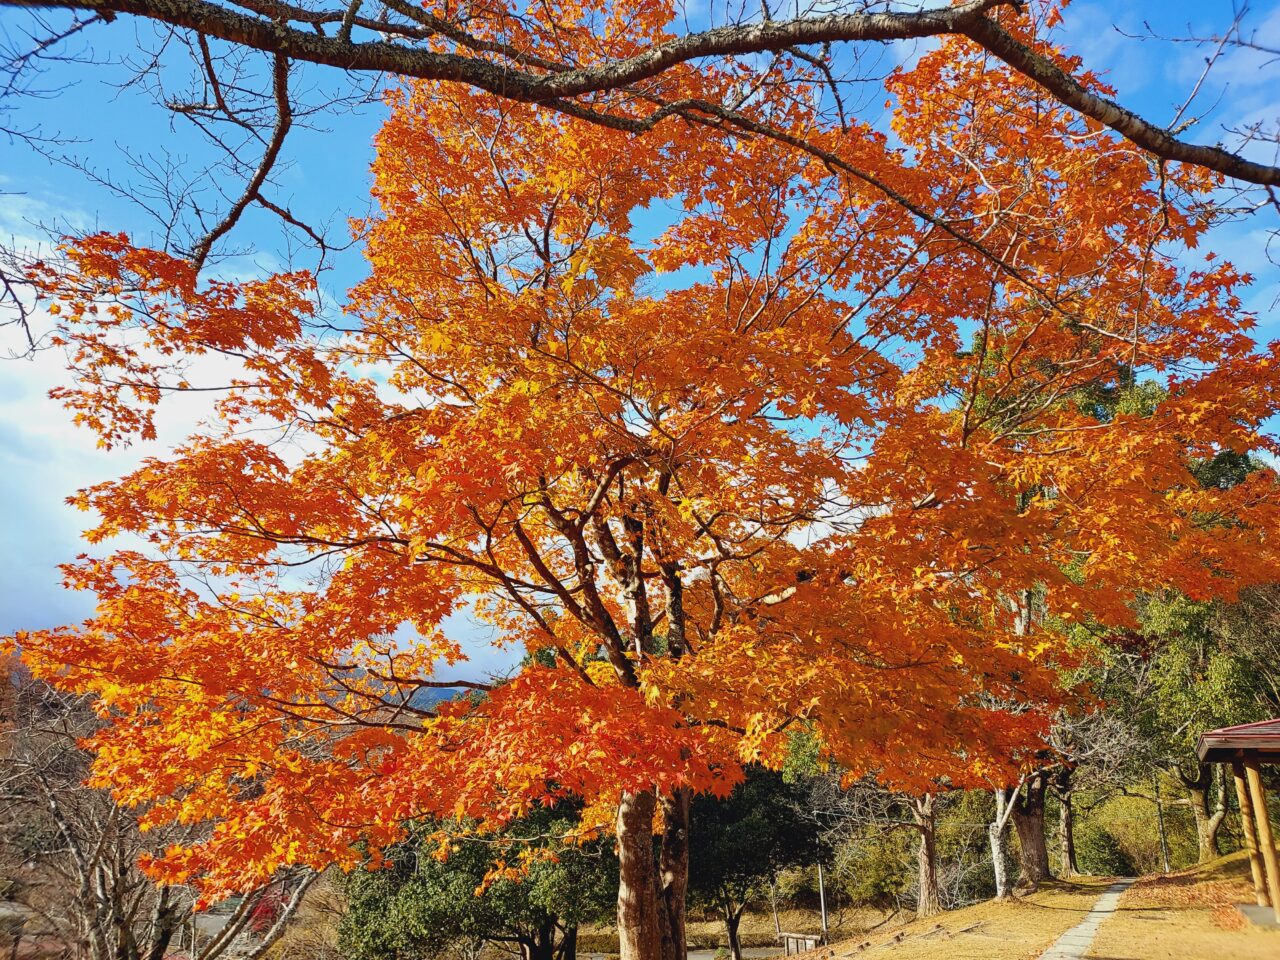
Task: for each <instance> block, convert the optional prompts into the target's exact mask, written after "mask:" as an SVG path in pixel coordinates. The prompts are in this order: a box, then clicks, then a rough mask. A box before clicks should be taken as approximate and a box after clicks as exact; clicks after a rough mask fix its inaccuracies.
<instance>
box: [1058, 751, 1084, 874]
mask: <svg viewBox="0 0 1280 960" xmlns="http://www.w3.org/2000/svg"><path fill="white" fill-rule="evenodd" d="M1073 774H1074V771H1073V770H1072V769H1071V768H1070V767H1063V768H1062V769H1061V770H1059V771H1058V775H1057V777H1055V778H1054V780H1055V782H1054V791H1053V792H1054V795H1055V796H1056V797H1057V798H1058V854H1059V858H1060V859H1061V861H1062V864H1061V870H1062V876H1063V877H1064V878H1065V877H1074V876H1075V875H1076V874H1078V873H1079V872H1080V870H1079V869H1078V868H1077V866H1076V823H1075V808H1074V807H1073V804H1074V802H1075V782H1074V778H1073Z"/></svg>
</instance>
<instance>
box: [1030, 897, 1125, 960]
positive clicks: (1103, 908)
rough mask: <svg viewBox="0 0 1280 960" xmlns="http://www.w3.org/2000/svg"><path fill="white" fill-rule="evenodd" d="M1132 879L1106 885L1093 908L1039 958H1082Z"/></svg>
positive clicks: (1114, 909) (1068, 959) (1066, 959)
mask: <svg viewBox="0 0 1280 960" xmlns="http://www.w3.org/2000/svg"><path fill="white" fill-rule="evenodd" d="M1131 883H1133V881H1132V880H1121V881H1120V882H1119V883H1113V884H1112V885H1111V886H1109V887H1107V892H1106V893H1104V894H1103V895H1102V896H1100V897H1099V898H1098V902H1097V903H1095V904H1094V905H1093V909H1092V910H1090V911H1089V913H1088V914H1087V915H1086V916H1085V918H1084V919H1083V920H1081V921H1080V922H1079V923H1078V924H1076V925H1075V926H1074V927H1072V928H1071V929H1070V930H1068V931H1067V932H1066V933H1064V934H1063V935H1062V936H1060V937H1059V938H1058V940H1057V942H1056V943H1054V945H1053V946H1051V947H1050V948H1049V949H1048V950H1046V951H1045V952H1044V953H1042V954H1041V955H1040V960H1082V958H1083V957H1084V956H1085V954H1086V952H1087V951H1088V949H1089V945H1090V944H1091V943H1093V938H1094V937H1095V936H1097V933H1098V927H1099V926H1101V925H1102V921H1103V920H1106V919H1107V917H1109V916H1111V915H1112V914H1113V913H1115V912H1116V907H1117V906H1118V905H1119V903H1120V894H1122V893H1124V892H1125V890H1127V889H1128V888H1129V884H1131Z"/></svg>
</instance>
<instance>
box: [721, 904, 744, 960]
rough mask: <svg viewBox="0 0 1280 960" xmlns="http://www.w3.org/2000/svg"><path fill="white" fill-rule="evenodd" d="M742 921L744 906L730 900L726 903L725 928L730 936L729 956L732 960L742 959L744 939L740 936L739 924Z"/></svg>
mask: <svg viewBox="0 0 1280 960" xmlns="http://www.w3.org/2000/svg"><path fill="white" fill-rule="evenodd" d="M741 922H742V907H736V906H734V904H732V903H731V902H729V901H728V900H726V901H725V903H724V930H725V934H726V935H727V936H728V938H729V956H730V957H731V958H732V960H742V940H741V938H740V937H739V936H738V925H739V924H740V923H741Z"/></svg>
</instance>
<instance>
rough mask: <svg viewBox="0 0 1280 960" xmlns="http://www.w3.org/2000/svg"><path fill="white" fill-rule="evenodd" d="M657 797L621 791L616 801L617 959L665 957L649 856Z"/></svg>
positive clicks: (653, 866)
mask: <svg viewBox="0 0 1280 960" xmlns="http://www.w3.org/2000/svg"><path fill="white" fill-rule="evenodd" d="M657 804H658V799H657V797H656V796H655V795H654V794H653V793H651V792H649V791H645V792H643V793H624V794H623V795H622V802H621V803H620V804H619V805H618V956H619V960H665V958H664V956H663V950H662V946H663V928H664V927H665V926H666V923H665V918H664V917H663V916H662V915H663V914H664V913H665V912H666V911H665V910H664V909H663V904H662V900H661V899H660V898H659V896H658V870H657V863H656V861H655V860H654V856H653V815H654V813H655V812H656V811H657Z"/></svg>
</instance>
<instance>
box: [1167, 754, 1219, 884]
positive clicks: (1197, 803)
mask: <svg viewBox="0 0 1280 960" xmlns="http://www.w3.org/2000/svg"><path fill="white" fill-rule="evenodd" d="M1178 775H1179V777H1181V779H1182V782H1183V785H1184V786H1186V788H1187V792H1188V793H1190V794H1191V812H1192V814H1194V816H1195V821H1196V847H1197V850H1198V853H1197V860H1198V862H1200V863H1208V862H1209V861H1210V860H1216V859H1218V857H1220V856H1222V849H1221V848H1220V847H1219V846H1218V832H1219V830H1221V829H1222V821H1223V820H1224V819H1225V818H1226V815H1227V804H1226V786H1225V784H1223V783H1221V782H1219V783H1218V787H1219V790H1218V803H1217V806H1216V807H1215V808H1213V809H1212V810H1211V809H1210V806H1209V805H1210V802H1211V801H1210V797H1211V795H1212V793H1213V787H1214V785H1215V781H1217V780H1218V777H1217V776H1215V771H1214V768H1213V767H1212V766H1210V765H1209V764H1207V763H1202V764H1200V765H1199V769H1198V770H1197V776H1196V777H1195V778H1191V777H1188V776H1187V775H1186V774H1185V773H1183V772H1182V770H1179V771H1178Z"/></svg>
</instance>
